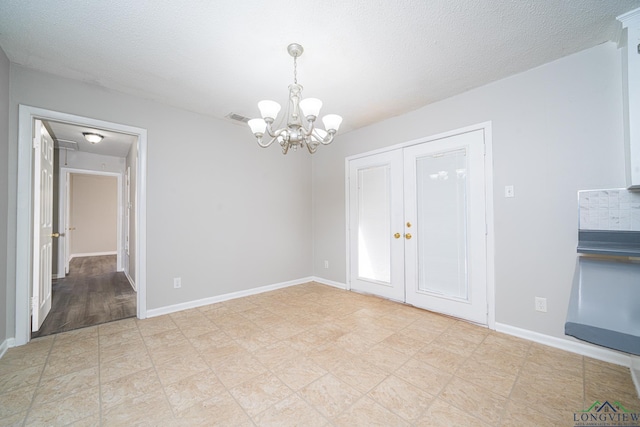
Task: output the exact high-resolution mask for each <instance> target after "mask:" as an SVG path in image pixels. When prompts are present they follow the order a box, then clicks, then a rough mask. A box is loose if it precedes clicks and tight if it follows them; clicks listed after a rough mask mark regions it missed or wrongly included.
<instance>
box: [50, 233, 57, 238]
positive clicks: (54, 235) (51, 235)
mask: <svg viewBox="0 0 640 427" xmlns="http://www.w3.org/2000/svg"><path fill="white" fill-rule="evenodd" d="M49 237H60V233H52V234H49Z"/></svg>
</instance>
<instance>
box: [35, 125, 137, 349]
mask: <svg viewBox="0 0 640 427" xmlns="http://www.w3.org/2000/svg"><path fill="white" fill-rule="evenodd" d="M45 125H47V126H48V127H49V128H50V129H52V132H51V134H52V135H53V138H54V140H55V141H56V162H55V164H56V165H57V168H56V172H55V173H54V182H57V183H59V185H58V186H57V187H58V188H59V191H58V194H57V197H54V203H53V205H54V212H57V213H58V215H54V231H55V230H56V229H57V230H59V231H58V232H56V233H55V234H57V235H58V237H57V242H56V243H57V244H56V245H54V247H55V248H56V249H57V250H55V251H52V252H53V254H52V267H53V268H52V271H53V275H52V286H51V289H52V297H51V309H50V311H49V313H48V314H47V315H46V318H45V319H44V320H43V323H42V325H38V328H37V329H38V330H37V331H36V330H35V328H34V325H33V319H32V331H33V332H32V334H31V337H32V338H35V337H39V336H45V335H50V334H56V333H59V332H64V331H69V330H73V329H78V328H83V327H87V326H92V325H96V324H101V323H106V322H111V321H115V320H120V319H125V318H128V317H133V316H135V315H136V292H135V284H134V282H133V281H132V280H131V281H130V279H129V278H130V276H129V274H128V273H129V271H128V269H126V270H125V267H126V266H125V267H123V260H122V258H123V256H124V257H125V258H127V259H126V260H127V261H128V256H129V252H128V251H127V250H126V248H124V250H123V248H122V244H123V242H124V241H128V240H129V238H128V234H125V235H124V236H123V235H122V231H123V230H125V231H128V230H129V228H128V227H125V228H123V226H122V223H123V222H126V221H127V219H128V217H129V215H126V216H124V212H125V209H123V204H124V205H127V206H128V205H129V203H128V199H123V194H129V191H127V189H124V188H123V179H122V178H123V174H122V173H118V172H102V171H93V170H82V169H72V168H69V167H67V166H68V165H69V159H68V148H60V144H61V141H59V140H58V139H57V135H59V134H60V132H55V130H54V129H56V127H58V125H57V124H55V123H50V122H49V123H45ZM82 130H83V128H80V127H79V128H78V129H77V132H81V131H82ZM67 138H74V139H78V138H77V137H73V136H67ZM65 141H67V142H68V141H71V140H70V139H66V140H63V141H62V147H65V144H64V142H65ZM106 142H108V141H106ZM67 145H68V144H67ZM60 153H62V155H63V157H65V158H66V159H65V160H63V163H62V164H60V162H59V161H58V160H59V157H60ZM74 154H76V153H74ZM83 156H84V158H85V159H86V158H93V160H101V158H100V157H94V156H91V155H90V154H84V155H83ZM72 157H75V158H73V159H72V160H71V163H74V164H77V163H78V159H77V157H78V156H72ZM123 160H125V161H126V158H124V159H123ZM54 195H55V192H54ZM127 211H128V209H127ZM56 217H57V218H56ZM59 258H60V259H59Z"/></svg>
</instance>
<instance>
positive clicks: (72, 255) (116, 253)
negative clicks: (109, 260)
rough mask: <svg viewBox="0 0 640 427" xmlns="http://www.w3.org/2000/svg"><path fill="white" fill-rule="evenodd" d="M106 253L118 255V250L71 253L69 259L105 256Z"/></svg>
mask: <svg viewBox="0 0 640 427" xmlns="http://www.w3.org/2000/svg"><path fill="white" fill-rule="evenodd" d="M104 255H118V252H117V251H108V252H85V253H79V254H71V255H69V261H71V260H72V259H74V258H82V257H87V256H104Z"/></svg>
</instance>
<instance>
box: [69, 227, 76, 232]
mask: <svg viewBox="0 0 640 427" xmlns="http://www.w3.org/2000/svg"><path fill="white" fill-rule="evenodd" d="M75 229H76V228H75V227H69V228H67V230H69V231H73V230H75Z"/></svg>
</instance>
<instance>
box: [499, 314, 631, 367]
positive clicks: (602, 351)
mask: <svg viewBox="0 0 640 427" xmlns="http://www.w3.org/2000/svg"><path fill="white" fill-rule="evenodd" d="M496 331H498V332H503V333H505V334H509V335H513V336H516V337H519V338H524V339H527V340H529V341H534V342H537V343H540V344H544V345H548V346H549V347H555V348H559V349H560V350H565V351H569V352H571V353H577V354H580V355H582V356H587V357H591V358H593V359H597V360H602V361H603V362H609V363H613V364H616V365H622V366H626V367H629V368H631V364H632V363H631V362H632V356H631V355H629V354H626V353H621V352H618V351H615V350H610V349H608V348H604V347H598V346H595V345H591V344H585V343H581V342H576V341H569V340H566V339H562V338H557V337H552V336H550V335H545V334H541V333H539V332H533V331H530V330H528V329H522V328H517V327H515V326H511V325H505V324H504V323H497V322H496ZM637 369H639V370H640V365H639V366H638V368H637ZM638 373H639V374H640V372H638Z"/></svg>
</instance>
